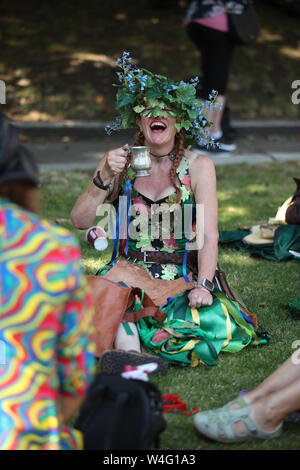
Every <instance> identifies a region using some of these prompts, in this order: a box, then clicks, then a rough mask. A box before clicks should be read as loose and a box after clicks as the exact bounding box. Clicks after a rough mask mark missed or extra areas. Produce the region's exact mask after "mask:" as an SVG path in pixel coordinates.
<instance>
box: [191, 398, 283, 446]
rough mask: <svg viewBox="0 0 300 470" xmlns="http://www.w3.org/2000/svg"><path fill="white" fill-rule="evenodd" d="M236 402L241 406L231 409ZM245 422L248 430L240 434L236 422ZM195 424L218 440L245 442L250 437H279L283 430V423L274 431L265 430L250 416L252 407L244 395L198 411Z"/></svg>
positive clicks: (199, 429)
mask: <svg viewBox="0 0 300 470" xmlns="http://www.w3.org/2000/svg"><path fill="white" fill-rule="evenodd" d="M233 402H236V403H238V404H239V405H240V408H235V409H229V408H230V405H231V404H232V403H233ZM237 422H243V423H244V425H245V427H246V431H245V433H244V434H242V435H239V434H237V433H236V432H235V429H234V424H235V423H237ZM194 425H195V427H196V429H197V431H199V432H200V433H201V434H204V435H205V436H206V437H209V438H210V439H214V440H215V441H218V442H228V443H235V442H243V441H247V440H250V439H263V440H268V439H274V438H276V437H279V436H280V435H281V432H282V425H283V423H281V424H279V426H277V428H276V429H275V430H274V431H272V432H266V431H263V430H262V429H261V428H260V427H258V426H257V424H255V423H254V421H253V420H252V419H251V418H250V408H249V407H248V405H247V403H246V402H245V400H244V399H243V398H242V397H238V398H236V399H235V400H233V401H230V402H229V403H227V404H226V405H225V406H223V407H222V408H217V409H215V410H209V411H203V412H201V413H197V414H196V415H195V417H194Z"/></svg>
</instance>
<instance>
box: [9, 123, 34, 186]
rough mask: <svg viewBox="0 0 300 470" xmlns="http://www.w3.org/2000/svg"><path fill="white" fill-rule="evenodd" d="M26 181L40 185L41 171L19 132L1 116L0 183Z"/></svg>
mask: <svg viewBox="0 0 300 470" xmlns="http://www.w3.org/2000/svg"><path fill="white" fill-rule="evenodd" d="M12 180H26V181H28V183H29V184H31V185H32V186H38V184H39V170H38V166H37V164H36V162H35V160H34V157H33V155H32V154H31V152H30V151H29V150H28V149H27V148H26V147H25V146H24V145H23V144H21V143H20V137H19V130H18V129H17V128H16V127H15V126H14V125H13V124H12V123H11V122H10V121H9V120H8V119H7V118H6V117H5V116H3V115H1V114H0V183H4V182H6V181H12Z"/></svg>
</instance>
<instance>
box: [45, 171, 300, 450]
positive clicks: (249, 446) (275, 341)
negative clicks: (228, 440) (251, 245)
mask: <svg viewBox="0 0 300 470" xmlns="http://www.w3.org/2000/svg"><path fill="white" fill-rule="evenodd" d="M299 173H300V166H299V164H298V163H287V162H286V163H272V164H262V165H258V166H252V165H251V166H250V165H246V164H241V165H234V166H224V167H217V178H218V197H219V222H220V223H219V228H220V229H221V230H231V229H232V230H233V229H236V228H238V227H241V226H251V225H254V224H257V223H260V222H263V221H267V220H268V219H269V217H274V215H275V214H276V211H277V208H278V207H279V206H280V205H281V204H282V203H283V202H284V201H285V200H286V199H287V198H288V197H289V196H290V195H291V194H292V193H293V192H294V189H295V185H294V182H293V180H292V177H293V176H296V175H299ZM91 175H92V172H91V171H82V170H80V171H70V172H68V173H66V172H65V173H62V172H55V173H54V172H53V173H49V174H47V175H44V176H43V179H42V187H41V205H40V212H41V214H42V215H43V216H44V217H47V218H49V219H51V220H53V221H55V220H59V222H60V223H61V224H62V225H64V226H66V227H68V228H70V229H71V230H73V231H74V233H75V235H76V236H77V237H78V239H79V241H80V245H81V249H82V264H83V267H84V269H85V271H86V272H87V273H89V274H93V273H95V271H96V270H97V269H98V268H99V267H101V266H102V265H104V264H105V263H106V262H108V261H109V259H110V253H111V251H110V250H111V246H110V248H109V249H107V250H106V251H105V252H103V253H102V254H100V255H99V253H97V252H96V251H95V250H94V249H93V248H91V247H90V246H88V245H87V243H86V242H85V238H84V233H83V232H80V231H78V230H75V229H74V228H72V225H71V223H70V220H69V214H70V211H71V208H72V206H73V204H74V202H75V200H76V198H77V197H78V195H79V194H80V193H81V192H82V191H83V190H84V189H85V187H86V185H87V183H88V181H89V178H90V177H91ZM219 262H220V264H221V266H222V268H223V269H224V270H225V272H226V273H227V275H228V279H229V281H230V283H231V285H232V286H233V287H234V288H235V289H236V290H237V291H238V292H239V293H240V295H241V297H242V298H243V300H244V301H245V302H246V304H247V306H248V308H249V309H250V310H251V311H253V312H254V313H256V314H257V316H258V318H259V322H260V324H261V325H262V326H263V328H264V329H265V330H266V331H268V332H269V333H270V334H271V335H272V340H271V341H270V343H269V344H268V345H267V346H260V347H254V346H252V347H251V346H249V347H248V348H246V349H244V350H243V351H241V352H240V353H237V354H230V353H222V354H221V355H220V358H219V361H218V364H217V365H216V366H215V367H213V368H206V367H203V366H202V367H197V368H193V369H192V368H179V367H175V366H170V368H169V371H168V373H167V375H166V376H162V377H156V378H155V383H156V384H157V385H158V386H159V388H160V390H161V392H162V394H166V393H172V394H175V395H178V396H179V397H180V399H181V400H182V401H184V402H186V404H187V409H188V410H191V409H192V408H199V409H201V410H206V409H209V408H214V407H217V406H221V405H223V404H225V403H226V402H227V401H229V400H230V399H232V398H234V397H235V396H236V394H237V392H239V391H240V390H242V389H251V388H253V387H255V386H256V385H257V384H258V383H260V382H261V381H262V380H263V379H264V378H266V377H267V376H268V375H269V374H270V373H272V371H273V370H274V369H275V368H277V366H279V365H280V364H281V363H282V362H283V361H284V360H285V359H287V358H288V357H289V356H291V354H292V353H293V352H294V350H293V348H292V344H293V342H294V341H295V340H299V339H300V317H297V316H296V315H293V314H292V313H291V312H290V311H289V310H288V309H287V306H286V304H287V302H288V301H290V300H292V299H293V298H295V297H298V296H299V292H300V276H299V263H297V262H295V261H282V262H275V261H267V260H264V259H262V258H254V257H250V256H249V255H247V254H245V253H244V252H240V251H237V250H233V249H225V248H222V247H220V255H219ZM166 418H167V422H168V426H167V429H166V431H165V432H164V433H163V435H162V448H163V449H168V450H179V449H183V450H196V449H201V450H222V449H240V450H254V449H259V450H266V449H274V450H275V449H276V450H280V449H299V448H300V432H299V431H300V427H299V425H295V424H285V425H284V433H283V435H282V437H281V438H280V439H277V440H274V441H268V442H267V441H266V442H255V441H253V442H250V443H244V444H239V445H223V444H217V443H214V442H212V441H209V440H207V439H205V438H204V437H201V436H199V435H197V434H196V432H195V430H194V428H193V424H192V419H193V418H192V416H184V415H180V414H168V415H166Z"/></svg>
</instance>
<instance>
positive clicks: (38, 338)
mask: <svg viewBox="0 0 300 470" xmlns="http://www.w3.org/2000/svg"><path fill="white" fill-rule="evenodd" d="M86 292H87V291H86V286H85V282H84V278H83V274H82V273H81V268H80V250H79V248H78V245H77V242H76V241H75V240H74V237H73V235H71V233H70V232H69V231H67V230H65V229H64V228H61V227H58V226H56V225H54V224H52V223H50V222H49V221H47V220H42V219H40V218H39V217H37V216H36V215H34V214H32V213H30V212H27V211H25V210H23V209H21V208H19V207H18V206H16V205H15V204H11V203H9V202H8V201H6V200H4V199H1V198H0V449H2V450H11V449H12V450H36V449H45V450H49V449H53V450H59V449H80V448H82V436H81V434H80V433H79V432H78V431H76V430H74V429H72V428H68V427H67V426H64V425H62V419H61V416H60V411H59V399H60V397H61V396H69V397H74V396H75V397H76V396H82V395H84V394H85V391H86V388H87V386H88V384H89V382H90V381H91V379H92V377H93V373H94V357H93V351H94V349H93V348H94V346H93V343H92V341H91V340H90V333H91V315H92V309H91V303H90V299H89V294H87V293H86Z"/></svg>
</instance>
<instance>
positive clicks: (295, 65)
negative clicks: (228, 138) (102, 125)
mask: <svg viewBox="0 0 300 470" xmlns="http://www.w3.org/2000/svg"><path fill="white" fill-rule="evenodd" d="M156 3H157V2H156ZM163 3H164V0H162V1H161V2H160V4H161V5H163ZM153 5H154V2H151V0H127V1H126V2H124V0H109V1H108V0H102V1H99V0H85V1H84V2H83V1H80V0H79V1H77V2H76V5H73V4H72V6H71V3H70V2H68V1H66V0H52V1H51V2H40V1H37V0H30V1H27V2H20V1H19V0H10V1H7V2H2V3H1V6H0V46H1V56H0V79H1V80H4V81H5V83H6V93H7V99H6V103H7V104H6V112H7V114H9V116H10V117H11V118H14V119H16V120H27V121H36V120H37V121H56V120H62V119H79V120H81V119H94V120H103V121H105V120H111V118H112V116H113V115H114V108H113V103H114V92H115V89H114V88H113V87H112V83H116V82H117V78H116V73H115V72H116V69H115V61H116V59H117V58H118V57H120V55H121V53H122V52H123V51H124V50H126V51H130V52H131V54H132V56H133V57H134V59H135V60H136V62H137V65H138V66H139V67H144V68H146V69H148V70H151V71H153V72H155V73H159V74H163V75H168V76H170V78H173V79H174V80H182V79H184V80H186V79H187V78H190V77H192V76H198V75H199V76H201V68H200V56H199V53H198V51H197V49H196V47H195V46H194V45H193V44H192V43H191V41H190V40H189V38H188V37H187V34H186V32H185V30H184V28H183V26H182V14H183V12H182V10H181V9H180V8H177V7H176V2H175V1H174V2H173V5H174V6H173V7H171V8H157V7H156V8H153ZM255 5H256V9H257V13H258V16H259V20H260V25H261V31H260V36H259V38H258V41H257V43H256V44H254V45H251V46H247V47H238V48H237V49H236V51H235V56H234V60H233V64H232V70H231V76H230V81H229V90H228V94H229V103H230V109H231V112H232V117H233V118H239V119H254V118H259V119H264V118H272V119H276V118H278V119H282V118H289V119H299V116H300V106H297V105H295V104H293V103H292V101H291V95H292V92H293V91H295V90H293V89H292V88H291V87H292V83H293V82H294V81H295V80H297V79H299V73H298V71H299V60H300V47H299V44H300V42H299V41H300V28H299V17H297V16H296V15H288V14H287V13H286V12H285V11H283V10H281V9H279V8H277V7H276V6H273V5H271V4H270V3H268V2H263V1H257V2H255Z"/></svg>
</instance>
